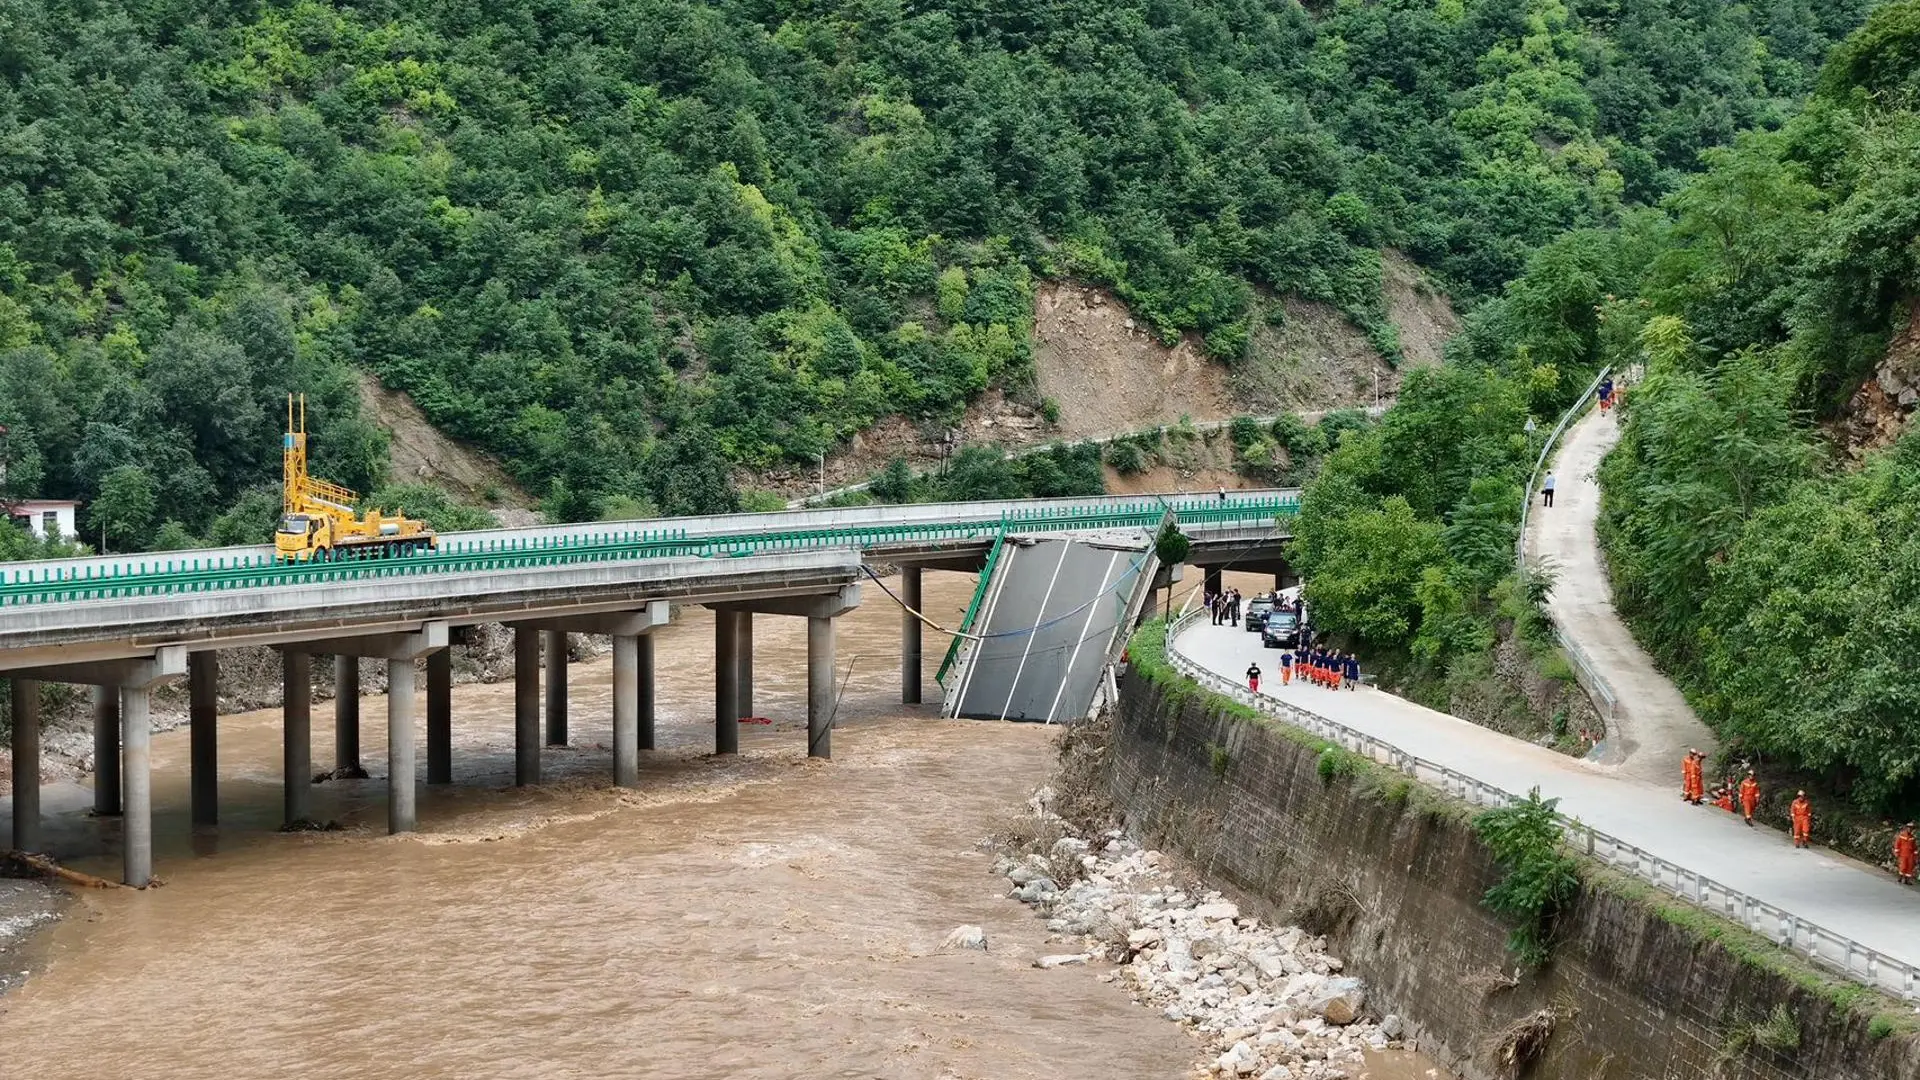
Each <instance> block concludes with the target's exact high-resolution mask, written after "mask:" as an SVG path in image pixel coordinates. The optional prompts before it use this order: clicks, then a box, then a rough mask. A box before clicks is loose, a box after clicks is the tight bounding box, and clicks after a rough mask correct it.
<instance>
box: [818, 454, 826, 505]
mask: <svg viewBox="0 0 1920 1080" xmlns="http://www.w3.org/2000/svg"><path fill="white" fill-rule="evenodd" d="M820 494H821V496H822V497H824V496H825V495H826V494H827V452H826V451H825V450H822V451H820Z"/></svg>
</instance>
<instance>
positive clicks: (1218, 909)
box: [1193, 900, 1240, 919]
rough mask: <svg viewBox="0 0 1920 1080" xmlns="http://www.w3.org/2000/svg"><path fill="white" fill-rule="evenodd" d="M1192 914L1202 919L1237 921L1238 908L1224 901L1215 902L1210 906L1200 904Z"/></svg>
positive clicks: (1238, 915)
mask: <svg viewBox="0 0 1920 1080" xmlns="http://www.w3.org/2000/svg"><path fill="white" fill-rule="evenodd" d="M1193 913H1194V914H1195V915H1197V916H1199V917H1200V918H1202V919H1237V918H1239V917H1240V908H1239V907H1238V906H1237V905H1235V904H1232V903H1229V902H1228V901H1225V900H1216V901H1214V902H1213V903H1211V904H1201V905H1200V906H1199V907H1197V908H1194V909H1193Z"/></svg>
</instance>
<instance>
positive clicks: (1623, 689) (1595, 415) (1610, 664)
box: [1526, 409, 1715, 785]
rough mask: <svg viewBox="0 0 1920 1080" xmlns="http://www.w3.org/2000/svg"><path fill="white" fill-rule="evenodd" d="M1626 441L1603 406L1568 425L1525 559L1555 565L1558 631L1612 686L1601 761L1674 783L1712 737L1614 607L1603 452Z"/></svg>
mask: <svg viewBox="0 0 1920 1080" xmlns="http://www.w3.org/2000/svg"><path fill="white" fill-rule="evenodd" d="M1619 441H1620V425H1619V423H1618V422H1617V421H1616V420H1615V419H1614V418H1613V417H1612V416H1611V415H1608V416H1602V415H1601V413H1600V410H1598V409H1593V410H1590V411H1589V412H1588V413H1587V415H1586V416H1585V417H1584V418H1583V419H1582V420H1581V421H1580V422H1579V423H1577V424H1575V425H1574V426H1573V427H1572V428H1571V429H1569V430H1568V431H1567V434H1566V440H1565V441H1564V442H1563V443H1562V444H1561V446H1560V454H1559V457H1558V458H1557V459H1556V460H1555V462H1554V475H1555V477H1556V479H1557V480H1558V482H1559V490H1558V491H1557V492H1555V494H1554V505H1553V506H1552V507H1551V508H1547V507H1543V506H1540V505H1539V498H1540V496H1539V494H1538V493H1537V492H1536V493H1533V495H1532V498H1533V499H1534V500H1535V502H1534V507H1533V510H1532V512H1531V513H1530V514H1529V515H1528V520H1527V546H1526V551H1527V557H1528V560H1529V561H1530V562H1531V561H1539V560H1542V559H1544V560H1546V561H1547V562H1548V563H1549V564H1550V565H1551V566H1552V567H1553V568H1554V570H1555V576H1554V582H1553V592H1552V593H1551V594H1550V595H1549V596H1548V597H1547V611H1548V613H1549V614H1550V615H1552V616H1553V621H1554V625H1556V626H1558V627H1559V628H1560V633H1561V636H1562V637H1564V638H1566V639H1568V640H1570V641H1571V642H1572V643H1573V644H1574V645H1576V646H1578V647H1579V649H1580V651H1581V652H1583V653H1585V654H1586V656H1587V658H1588V659H1589V660H1590V661H1591V662H1592V664H1593V666H1594V668H1595V669H1596V670H1597V671H1598V673H1599V676H1600V678H1601V679H1602V680H1604V681H1605V682H1606V684H1607V686H1608V687H1609V688H1610V689H1611V690H1612V691H1613V696H1614V700H1615V703H1616V704H1615V707H1614V716H1613V727H1612V730H1611V731H1610V732H1608V737H1607V740H1606V742H1605V744H1603V746H1602V748H1601V753H1600V762H1601V764H1603V765H1606V766H1611V767H1616V768H1618V769H1620V770H1621V771H1622V772H1624V773H1626V774H1628V775H1629V776H1632V777H1633V778H1635V779H1637V780H1644V781H1648V782H1651V783H1655V784H1663V785H1664V784H1668V783H1670V782H1676V781H1674V778H1675V777H1677V776H1678V775H1679V773H1680V756H1681V755H1682V754H1684V753H1686V751H1687V748H1688V747H1698V748H1699V749H1701V750H1706V751H1709V752H1710V751H1711V750H1712V749H1713V746H1714V743H1715V739H1714V736H1713V732H1711V731H1709V730H1708V729H1707V725H1705V724H1703V723H1701V722H1700V719H1699V718H1698V717H1697V716H1695V715H1694V713H1693V709H1692V708H1690V707H1689V706H1688V705H1687V701H1686V699H1685V698H1684V697H1681V696H1680V691H1679V690H1677V689H1675V687H1674V685H1673V684H1672V683H1671V682H1668V681H1667V678H1666V676H1664V675H1662V674H1660V671H1659V669H1657V668H1655V667H1654V666H1653V658H1652V657H1651V656H1648V655H1647V653H1646V650H1644V649H1642V648H1641V647H1640V644H1639V642H1636V641H1635V640H1634V639H1633V634H1632V633H1631V632H1629V631H1628V630H1627V626H1626V624H1625V623H1624V622H1622V621H1621V620H1620V615H1619V613H1618V612H1616V611H1614V609H1613V593H1612V589H1611V588H1610V587H1609V585H1608V582H1607V573H1606V568H1605V566H1604V565H1602V563H1601V561H1600V543H1599V538H1598V537H1596V536H1595V535H1594V526H1595V523H1596V522H1597V521H1598V519H1599V516H1600V485H1599V483H1598V481H1597V480H1596V479H1595V472H1596V470H1598V469H1599V468H1600V460H1601V459H1602V458H1604V457H1606V455H1607V451H1609V450H1611V449H1613V445H1614V444H1615V443H1617V442H1619Z"/></svg>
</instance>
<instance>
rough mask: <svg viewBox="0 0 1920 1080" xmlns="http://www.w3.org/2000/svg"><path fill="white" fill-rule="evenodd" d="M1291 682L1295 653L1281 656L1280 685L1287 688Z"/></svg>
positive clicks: (1284, 653) (1285, 653) (1286, 653)
mask: <svg viewBox="0 0 1920 1080" xmlns="http://www.w3.org/2000/svg"><path fill="white" fill-rule="evenodd" d="M1291 682H1293V653H1292V652H1283V653H1281V654H1280V685H1281V686H1286V685H1287V684H1289V683H1291Z"/></svg>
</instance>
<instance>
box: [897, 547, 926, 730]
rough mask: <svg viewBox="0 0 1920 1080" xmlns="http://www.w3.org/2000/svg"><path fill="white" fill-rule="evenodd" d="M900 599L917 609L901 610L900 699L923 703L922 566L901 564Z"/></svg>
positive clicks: (910, 703) (906, 703) (905, 701)
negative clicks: (921, 636)
mask: <svg viewBox="0 0 1920 1080" xmlns="http://www.w3.org/2000/svg"><path fill="white" fill-rule="evenodd" d="M900 602H901V603H903V604H905V605H906V606H907V607H909V608H912V609H913V611H907V610H905V609H904V608H903V609H902V610H901V612H900V702H901V704H903V705H918V704H920V668H921V667H922V665H923V661H922V660H921V657H920V617H919V616H918V615H915V614H914V612H915V611H919V610H921V607H920V568H919V567H917V566H903V567H901V568H900Z"/></svg>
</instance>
